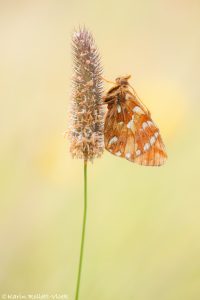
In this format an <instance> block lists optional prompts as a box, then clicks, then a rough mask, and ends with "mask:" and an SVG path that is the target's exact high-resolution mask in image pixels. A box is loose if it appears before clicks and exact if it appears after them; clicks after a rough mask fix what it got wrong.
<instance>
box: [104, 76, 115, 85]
mask: <svg viewBox="0 0 200 300" xmlns="http://www.w3.org/2000/svg"><path fill="white" fill-rule="evenodd" d="M101 79H102V80H103V81H105V82H108V83H112V84H116V82H113V81H110V80H107V79H105V78H104V77H102V76H101Z"/></svg>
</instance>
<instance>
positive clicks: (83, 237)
mask: <svg viewBox="0 0 200 300" xmlns="http://www.w3.org/2000/svg"><path fill="white" fill-rule="evenodd" d="M86 217H87V160H84V212H83V225H82V236H81V249H80V258H79V267H78V278H77V285H76V296H75V300H78V297H79V289H80V281H81V271H82V263H83V251H84V242H85V228H86Z"/></svg>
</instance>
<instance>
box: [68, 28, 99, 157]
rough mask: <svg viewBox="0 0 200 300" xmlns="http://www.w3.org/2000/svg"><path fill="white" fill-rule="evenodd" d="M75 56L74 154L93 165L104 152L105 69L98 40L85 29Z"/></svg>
mask: <svg viewBox="0 0 200 300" xmlns="http://www.w3.org/2000/svg"><path fill="white" fill-rule="evenodd" d="M72 53H73V63H74V67H73V71H74V74H73V78H72V101H71V112H70V126H69V131H68V136H69V140H70V152H71V154H72V157H73V158H80V159H84V160H85V161H87V160H90V161H93V159H94V158H97V157H100V156H101V154H102V153H103V149H104V109H103V105H102V104H103V103H102V102H103V100H102V77H101V74H102V68H101V64H100V56H99V53H98V50H97V48H96V45H95V42H94V38H93V36H92V34H91V33H90V32H89V31H87V30H86V29H85V28H80V29H79V30H77V31H75V32H74V34H73V36H72Z"/></svg>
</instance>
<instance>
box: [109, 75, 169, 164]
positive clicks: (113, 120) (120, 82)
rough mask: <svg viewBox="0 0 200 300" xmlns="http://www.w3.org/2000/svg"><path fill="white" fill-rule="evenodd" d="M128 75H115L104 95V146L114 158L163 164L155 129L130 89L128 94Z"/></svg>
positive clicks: (156, 129)
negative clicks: (114, 79) (113, 81)
mask: <svg viewBox="0 0 200 300" xmlns="http://www.w3.org/2000/svg"><path fill="white" fill-rule="evenodd" d="M129 78H130V76H124V77H119V78H117V79H116V84H115V85H114V86H113V87H112V88H111V89H110V90H109V91H108V92H107V94H106V96H105V97H104V103H105V104H107V108H108V111H107V114H106V118H105V129H104V140H105V148H106V149H107V150H108V151H109V152H110V153H112V154H114V155H116V156H118V157H122V158H126V159H127V160H129V161H131V162H136V163H138V164H141V165H146V166H160V165H163V164H164V162H165V161H166V158H167V154H166V151H165V147H164V144H163V141H162V138H161V136H160V133H159V129H158V128H157V126H156V125H155V124H154V122H153V121H152V119H151V114H150V112H149V111H148V109H147V108H146V107H145V106H144V105H143V104H142V102H141V101H140V99H139V97H138V96H137V95H136V93H135V91H134V90H133V93H132V91H131V86H130V85H129V82H128V79H129Z"/></svg>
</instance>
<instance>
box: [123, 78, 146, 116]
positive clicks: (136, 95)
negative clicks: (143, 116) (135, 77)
mask: <svg viewBox="0 0 200 300" xmlns="http://www.w3.org/2000/svg"><path fill="white" fill-rule="evenodd" d="M128 85H129V86H130V87H131V89H132V90H133V94H134V96H135V97H136V98H137V99H138V100H139V101H140V103H142V105H143V107H144V108H145V109H146V111H147V112H148V114H149V115H150V111H149V110H148V108H147V107H146V105H145V104H144V103H143V102H142V100H141V99H140V97H139V96H138V94H137V93H136V91H135V90H134V88H133V87H132V85H131V84H130V83H129V84H128Z"/></svg>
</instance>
